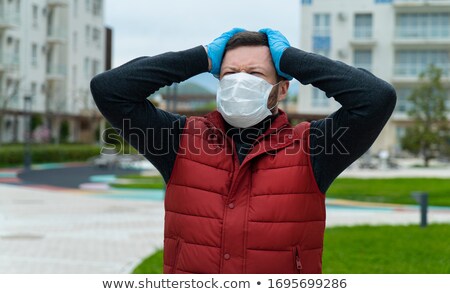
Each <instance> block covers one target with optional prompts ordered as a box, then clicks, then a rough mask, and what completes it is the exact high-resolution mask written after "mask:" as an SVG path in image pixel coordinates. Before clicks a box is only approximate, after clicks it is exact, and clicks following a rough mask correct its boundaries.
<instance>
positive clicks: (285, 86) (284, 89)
mask: <svg viewBox="0 0 450 294" xmlns="http://www.w3.org/2000/svg"><path fill="white" fill-rule="evenodd" d="M288 90H289V81H288V80H283V81H281V82H280V86H279V87H278V101H281V100H284V99H285V98H286V96H287V94H288Z"/></svg>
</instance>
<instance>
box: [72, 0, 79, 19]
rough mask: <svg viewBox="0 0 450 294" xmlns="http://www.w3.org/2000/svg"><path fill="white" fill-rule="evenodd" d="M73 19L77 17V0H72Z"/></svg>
mask: <svg viewBox="0 0 450 294" xmlns="http://www.w3.org/2000/svg"><path fill="white" fill-rule="evenodd" d="M73 17H78V0H73Z"/></svg>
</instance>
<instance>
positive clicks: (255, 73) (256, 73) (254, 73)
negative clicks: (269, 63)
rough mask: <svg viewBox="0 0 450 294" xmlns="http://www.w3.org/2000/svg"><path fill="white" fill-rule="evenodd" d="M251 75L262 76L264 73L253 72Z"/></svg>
mask: <svg viewBox="0 0 450 294" xmlns="http://www.w3.org/2000/svg"><path fill="white" fill-rule="evenodd" d="M250 74H251V75H262V73H260V72H258V71H252V72H251V73H250Z"/></svg>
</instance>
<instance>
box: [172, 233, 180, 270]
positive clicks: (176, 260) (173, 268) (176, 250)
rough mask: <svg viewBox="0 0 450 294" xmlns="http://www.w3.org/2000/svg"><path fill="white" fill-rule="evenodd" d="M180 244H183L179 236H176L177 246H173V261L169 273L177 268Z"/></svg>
mask: <svg viewBox="0 0 450 294" xmlns="http://www.w3.org/2000/svg"><path fill="white" fill-rule="evenodd" d="M182 245H183V240H182V239H181V238H177V246H176V247H175V262H174V263H173V267H172V271H171V272H170V273H171V274H174V273H175V271H176V270H177V266H178V257H179V256H180V253H181V246H182Z"/></svg>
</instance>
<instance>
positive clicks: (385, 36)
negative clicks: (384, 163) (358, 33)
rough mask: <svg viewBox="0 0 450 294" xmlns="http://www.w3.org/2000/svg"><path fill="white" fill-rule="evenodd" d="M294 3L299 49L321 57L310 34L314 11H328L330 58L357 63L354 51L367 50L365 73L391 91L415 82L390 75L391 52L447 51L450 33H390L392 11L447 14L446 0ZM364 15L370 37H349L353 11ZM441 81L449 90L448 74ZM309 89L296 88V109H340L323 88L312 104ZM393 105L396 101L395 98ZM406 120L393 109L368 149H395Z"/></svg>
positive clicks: (309, 0) (305, 0)
mask: <svg viewBox="0 0 450 294" xmlns="http://www.w3.org/2000/svg"><path fill="white" fill-rule="evenodd" d="M382 2H384V3H382ZM300 3H301V20H300V25H301V29H300V32H301V36H300V39H301V44H300V46H299V48H300V49H303V50H305V51H308V52H316V53H318V54H322V55H325V54H324V52H323V51H317V50H316V49H315V48H314V42H313V38H314V35H315V34H316V33H317V32H314V15H315V14H323V13H325V14H329V15H330V26H329V28H330V34H329V35H330V46H329V55H327V56H328V57H329V58H331V59H333V60H339V61H342V62H345V63H347V64H349V65H353V66H355V67H359V66H357V65H356V64H355V60H354V51H355V50H363V49H370V50H371V51H372V62H371V68H370V71H371V72H372V73H373V74H375V75H376V76H378V77H380V78H382V79H383V80H386V81H388V82H389V83H391V84H392V85H393V86H394V87H395V88H396V89H400V88H402V87H407V88H412V87H413V86H414V85H416V84H417V82H418V77H404V76H398V75H397V76H396V75H395V63H396V60H395V52H396V50H399V49H408V50H416V49H431V50H433V49H441V50H447V51H448V53H449V54H450V37H444V38H426V39H421V38H412V39H411V40H405V39H399V38H398V37H396V16H397V14H398V13H400V12H407V13H417V12H420V13H431V12H450V1H449V0H439V1H438V0H429V1H425V0H392V1H376V0H340V1H335V0H302V1H300ZM365 13H367V14H372V37H371V38H367V39H364V40H361V39H356V38H355V37H354V33H355V15H356V14H365ZM443 82H444V84H445V85H446V86H447V87H448V88H450V79H449V77H448V76H447V77H444V78H443ZM313 92H314V90H313V86H311V85H308V86H304V87H300V91H299V97H298V105H297V111H298V112H299V113H302V114H318V115H328V114H331V113H332V112H334V111H336V110H338V109H339V108H340V107H341V105H340V104H339V103H338V102H336V101H335V100H334V99H333V98H330V99H325V95H324V93H323V92H322V95H323V97H324V100H322V102H323V103H319V104H317V103H316V104H314V101H313V100H314V99H313ZM320 92H321V91H320ZM325 100H326V101H325ZM316 101H317V100H316ZM398 104H399V102H397V105H398ZM407 121H408V119H407V115H406V112H404V111H399V110H398V109H396V111H395V112H394V114H393V116H392V117H391V119H390V121H389V122H388V123H387V125H386V127H385V128H384V130H383V132H382V133H381V134H380V136H379V138H378V139H377V141H376V142H375V143H374V145H373V147H372V148H371V151H373V152H378V151H379V150H381V149H389V150H391V151H398V148H399V140H398V139H399V137H398V134H399V133H401V132H399V131H401V130H397V128H404V127H405V124H406V123H407Z"/></svg>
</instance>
